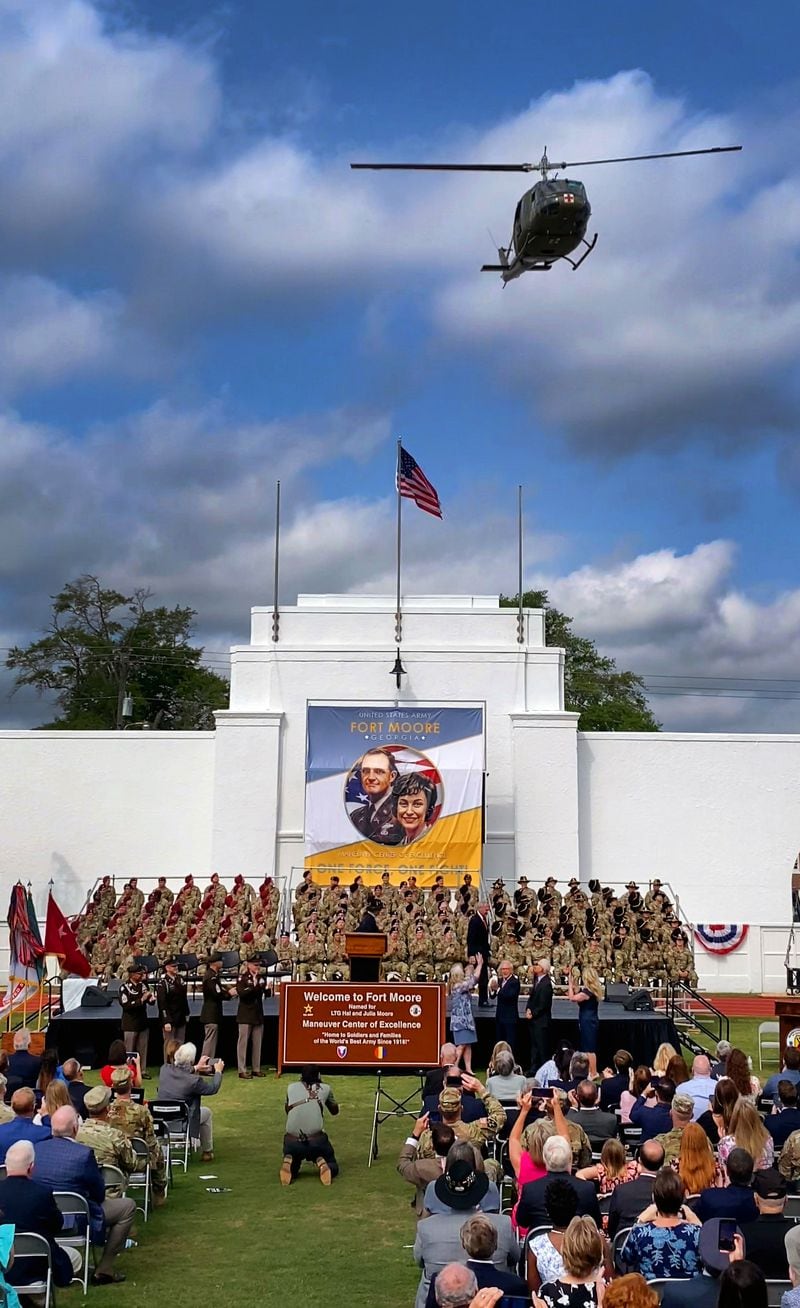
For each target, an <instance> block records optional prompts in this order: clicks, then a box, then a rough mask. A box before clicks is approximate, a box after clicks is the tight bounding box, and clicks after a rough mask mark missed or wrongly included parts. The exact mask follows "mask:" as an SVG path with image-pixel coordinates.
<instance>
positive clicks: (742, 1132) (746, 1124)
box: [718, 1098, 775, 1172]
mask: <svg viewBox="0 0 800 1308" xmlns="http://www.w3.org/2000/svg"><path fill="white" fill-rule="evenodd" d="M732 1149H746V1150H747V1152H748V1153H749V1155H750V1157H751V1158H752V1159H753V1161H754V1170H755V1171H756V1172H763V1171H765V1170H766V1168H768V1167H772V1164H773V1162H774V1159H775V1142H774V1140H773V1139H772V1136H771V1135H770V1134H769V1131H767V1129H766V1127H765V1126H764V1122H763V1120H762V1118H761V1114H760V1113H759V1111H758V1109H757V1108H754V1107H753V1105H752V1104H749V1103H748V1102H747V1100H746V1099H744V1098H740V1099H737V1101H736V1105H735V1107H734V1109H733V1112H732V1113H731V1118H730V1126H729V1128H728V1134H726V1135H720V1140H719V1149H718V1156H719V1161H720V1162H721V1163H725V1162H727V1159H728V1154H729V1153H730V1152H731V1150H732Z"/></svg>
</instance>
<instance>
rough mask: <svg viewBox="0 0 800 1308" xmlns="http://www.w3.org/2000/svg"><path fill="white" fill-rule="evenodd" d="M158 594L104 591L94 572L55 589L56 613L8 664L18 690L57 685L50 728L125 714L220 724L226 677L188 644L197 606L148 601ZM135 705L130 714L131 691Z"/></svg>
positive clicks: (197, 727)
mask: <svg viewBox="0 0 800 1308" xmlns="http://www.w3.org/2000/svg"><path fill="white" fill-rule="evenodd" d="M150 598H151V594H150V592H149V591H147V590H136V591H134V593H133V594H132V595H123V594H122V593H121V592H120V591H117V590H106V589H104V587H103V586H101V584H100V582H99V581H98V579H97V577H92V576H86V577H79V578H78V579H77V581H71V582H68V583H67V585H66V586H64V588H63V590H61V591H59V593H58V595H56V596H54V597H53V607H52V614H51V618H50V622H49V624H48V627H47V629H46V631H45V632H44V634H43V635H42V636H41V637H40V638H39V639H38V640H35V641H33V642H32V643H31V644H30V645H26V646H24V647H22V646H15V647H14V648H13V649H12V650H11V652H10V653H9V655H8V657H7V659H6V666H7V667H9V668H11V669H13V670H14V671H15V672H16V674H17V675H16V685H15V689H16V688H17V687H19V686H34V687H35V688H36V690H37V691H39V693H40V694H44V693H45V692H47V691H50V692H52V691H55V692H56V703H57V704H58V706H59V709H60V713H59V715H58V717H57V718H56V719H55V720H54V721H53V722H47V723H44V724H43V727H46V728H48V729H52V728H61V729H63V730H69V731H110V730H114V729H115V728H116V729H120V728H121V727H123V726H124V725H125V724H126V722H131V723H134V724H136V723H139V724H144V723H148V724H149V726H151V727H152V728H154V729H157V730H160V731H201V730H208V729H210V728H213V726H214V717H213V714H214V710H215V709H219V708H225V707H226V706H227V703H228V683H227V681H226V680H225V678H224V677H220V676H218V675H217V673H216V672H212V671H210V669H208V668H204V667H203V666H202V664H201V659H202V656H203V650H202V648H201V647H198V646H195V645H192V644H190V640H189V638H190V635H191V631H192V623H193V619H194V617H195V611H194V609H190V608H184V607H181V606H176V607H175V608H174V609H167V608H164V607H163V606H159V607H156V608H148V600H149V599H150ZM126 695H127V696H130V697H131V699H132V701H133V712H132V714H131V715H130V716H129V717H127V718H126V717H123V712H122V710H123V703H124V698H125V696H126Z"/></svg>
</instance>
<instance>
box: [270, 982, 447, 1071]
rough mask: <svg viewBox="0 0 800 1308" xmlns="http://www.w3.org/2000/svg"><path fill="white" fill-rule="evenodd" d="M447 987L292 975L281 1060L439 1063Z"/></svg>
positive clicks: (286, 990)
mask: <svg viewBox="0 0 800 1308" xmlns="http://www.w3.org/2000/svg"><path fill="white" fill-rule="evenodd" d="M445 1010H446V998H445V987H444V986H442V985H434V984H433V983H429V982H421V983H419V984H414V985H401V984H392V983H391V982H388V983H386V984H384V983H382V982H381V983H375V984H365V985H355V984H344V983H340V982H337V983H336V985H329V984H327V983H325V982H322V981H319V982H310V983H306V982H304V981H290V982H284V984H283V985H282V986H281V990H280V1017H279V1032H278V1050H279V1068H278V1070H279V1071H280V1068H281V1067H282V1066H299V1065H301V1064H303V1063H317V1064H318V1065H319V1066H320V1067H335V1066H337V1065H338V1066H340V1067H362V1068H363V1067H372V1068H376V1069H377V1068H387V1067H402V1068H409V1067H413V1068H419V1067H433V1066H435V1065H436V1064H437V1063H438V1061H439V1049H440V1047H441V1044H442V1042H443V1040H444V1025H445Z"/></svg>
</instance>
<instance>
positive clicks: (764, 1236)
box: [742, 1167, 795, 1281]
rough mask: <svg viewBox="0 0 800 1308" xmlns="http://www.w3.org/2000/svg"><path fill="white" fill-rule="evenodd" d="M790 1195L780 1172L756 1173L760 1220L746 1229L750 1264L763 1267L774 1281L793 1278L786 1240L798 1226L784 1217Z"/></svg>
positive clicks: (755, 1180) (790, 1219)
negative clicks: (791, 1276) (790, 1272)
mask: <svg viewBox="0 0 800 1308" xmlns="http://www.w3.org/2000/svg"><path fill="white" fill-rule="evenodd" d="M786 1191H787V1187H786V1182H785V1181H784V1179H783V1177H782V1176H781V1174H780V1172H779V1171H778V1170H777V1168H775V1167H770V1168H769V1169H768V1170H767V1171H764V1172H756V1174H755V1176H754V1178H753V1194H754V1195H755V1199H756V1207H757V1209H758V1218H757V1219H756V1221H754V1222H746V1223H745V1224H743V1225H742V1236H743V1238H744V1243H745V1249H746V1250H747V1257H748V1260H749V1261H750V1262H751V1263H755V1265H756V1267H760V1268H761V1270H762V1272H763V1273H764V1275H765V1276H766V1278H767V1280H770V1281H785V1280H786V1279H787V1277H788V1274H789V1272H788V1266H789V1264H788V1258H787V1254H786V1244H785V1239H786V1235H787V1233H788V1232H789V1231H793V1230H794V1229H795V1223H794V1220H793V1219H792V1218H791V1217H786V1216H785V1215H784V1209H785V1207H786Z"/></svg>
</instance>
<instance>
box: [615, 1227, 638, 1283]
mask: <svg viewBox="0 0 800 1308" xmlns="http://www.w3.org/2000/svg"><path fill="white" fill-rule="evenodd" d="M632 1230H633V1227H632V1226H623V1227H622V1230H620V1231H617V1234H616V1235H615V1236H614V1239H613V1240H612V1241H611V1265H612V1267H614V1268H615V1269H616V1270H617V1271H618V1272H624V1270H625V1268H624V1266H623V1265H622V1264H621V1263H620V1262H619V1261H618V1259H619V1255H620V1253H621V1252H622V1247H623V1245H624V1244H625V1241H626V1240H627V1238H628V1236H629V1235H630V1233H631V1231H632Z"/></svg>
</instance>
